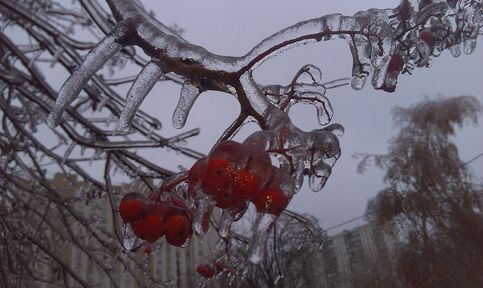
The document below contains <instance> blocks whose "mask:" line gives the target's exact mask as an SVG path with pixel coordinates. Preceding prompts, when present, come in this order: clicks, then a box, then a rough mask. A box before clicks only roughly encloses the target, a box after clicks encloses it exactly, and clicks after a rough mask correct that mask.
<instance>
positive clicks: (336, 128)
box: [324, 123, 345, 138]
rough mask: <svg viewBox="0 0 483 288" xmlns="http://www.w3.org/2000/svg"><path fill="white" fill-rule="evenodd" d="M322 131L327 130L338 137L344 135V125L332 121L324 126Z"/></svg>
mask: <svg viewBox="0 0 483 288" xmlns="http://www.w3.org/2000/svg"><path fill="white" fill-rule="evenodd" d="M324 131H328V132H330V133H332V134H334V135H335V136H337V137H338V138H340V137H342V136H344V133H345V129H344V126H342V125H341V124H339V123H333V124H330V125H329V126H327V127H324Z"/></svg>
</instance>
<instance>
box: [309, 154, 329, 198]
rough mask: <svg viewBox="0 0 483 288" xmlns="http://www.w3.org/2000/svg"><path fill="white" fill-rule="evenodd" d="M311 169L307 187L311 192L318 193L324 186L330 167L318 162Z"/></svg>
mask: <svg viewBox="0 0 483 288" xmlns="http://www.w3.org/2000/svg"><path fill="white" fill-rule="evenodd" d="M312 168H313V171H311V174H310V175H309V187H310V189H311V190H312V191H314V192H318V191H320V190H322V188H323V187H324V186H325V183H326V182H327V179H328V178H329V176H330V174H331V172H332V167H331V166H330V165H328V164H326V163H325V162H324V161H320V162H319V163H318V164H316V165H314V167H312Z"/></svg>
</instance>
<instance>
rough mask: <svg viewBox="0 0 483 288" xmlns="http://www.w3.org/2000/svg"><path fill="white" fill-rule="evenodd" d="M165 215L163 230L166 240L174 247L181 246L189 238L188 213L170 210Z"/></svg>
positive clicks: (189, 221) (180, 210) (189, 220)
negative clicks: (164, 230)
mask: <svg viewBox="0 0 483 288" xmlns="http://www.w3.org/2000/svg"><path fill="white" fill-rule="evenodd" d="M170 210H175V211H171V212H170V213H169V214H168V215H167V219H166V224H165V229H166V240H167V241H168V243H169V244H171V245H174V246H182V245H183V244H184V243H186V240H188V238H189V237H190V236H191V233H192V231H191V218H190V217H189V215H188V212H186V211H184V210H182V209H176V208H175V209H170Z"/></svg>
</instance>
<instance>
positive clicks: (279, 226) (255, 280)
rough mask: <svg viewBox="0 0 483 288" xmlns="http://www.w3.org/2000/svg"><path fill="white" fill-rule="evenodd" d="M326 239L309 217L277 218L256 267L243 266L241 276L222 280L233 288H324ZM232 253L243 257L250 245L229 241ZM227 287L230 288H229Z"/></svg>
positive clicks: (320, 229) (286, 215) (313, 220)
mask: <svg viewBox="0 0 483 288" xmlns="http://www.w3.org/2000/svg"><path fill="white" fill-rule="evenodd" d="M326 237H327V235H326V234H325V233H324V232H323V229H322V228H321V227H319V225H318V221H317V220H316V219H314V218H313V217H310V216H307V215H305V216H302V215H299V214H294V213H287V214H283V215H282V216H280V217H279V218H278V220H277V222H276V224H274V229H273V231H272V233H271V234H270V236H269V237H268V239H267V241H268V244H267V252H266V255H265V257H264V259H263V260H262V261H261V262H260V263H258V264H253V263H250V262H248V263H242V264H241V267H237V269H239V270H240V271H243V272H242V273H239V274H235V275H233V276H234V277H233V276H232V277H229V276H228V277H226V278H223V277H224V275H221V278H220V280H221V283H222V286H223V285H231V286H233V287H287V286H290V287H325V286H323V281H322V279H323V273H324V271H323V266H322V253H323V243H324V239H326ZM232 241H233V242H234V243H233V244H232V245H233V246H234V247H235V249H234V250H236V251H238V253H240V254H242V255H244V254H246V253H247V251H248V250H249V249H247V248H248V247H247V246H249V245H250V243H249V242H244V241H239V240H237V239H232ZM231 286H230V287H231Z"/></svg>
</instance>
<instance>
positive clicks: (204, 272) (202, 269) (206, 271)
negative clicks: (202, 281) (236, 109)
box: [196, 264, 216, 278]
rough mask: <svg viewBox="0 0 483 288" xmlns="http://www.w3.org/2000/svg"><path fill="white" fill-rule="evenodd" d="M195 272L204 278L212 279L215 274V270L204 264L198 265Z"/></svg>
mask: <svg viewBox="0 0 483 288" xmlns="http://www.w3.org/2000/svg"><path fill="white" fill-rule="evenodd" d="M196 272H198V274H200V275H201V276H202V277H205V278H212V277H213V276H215V273H216V271H215V269H213V268H212V267H210V266H208V265H206V264H201V265H198V267H196Z"/></svg>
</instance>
